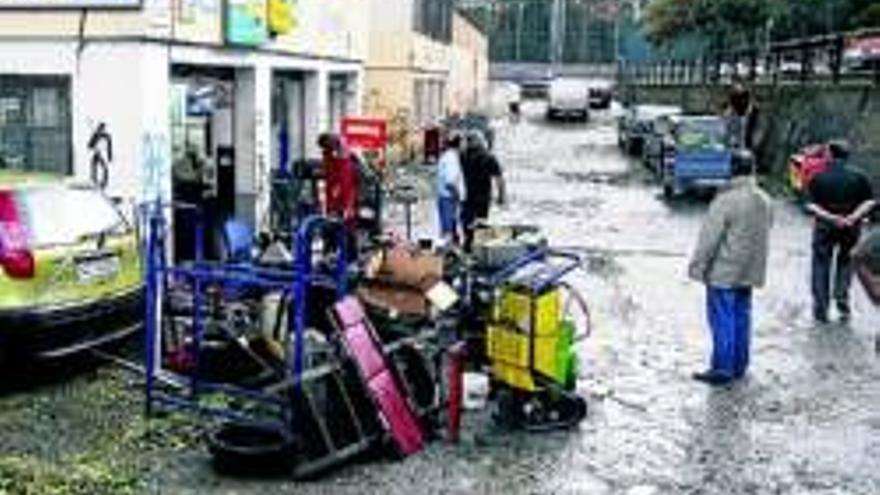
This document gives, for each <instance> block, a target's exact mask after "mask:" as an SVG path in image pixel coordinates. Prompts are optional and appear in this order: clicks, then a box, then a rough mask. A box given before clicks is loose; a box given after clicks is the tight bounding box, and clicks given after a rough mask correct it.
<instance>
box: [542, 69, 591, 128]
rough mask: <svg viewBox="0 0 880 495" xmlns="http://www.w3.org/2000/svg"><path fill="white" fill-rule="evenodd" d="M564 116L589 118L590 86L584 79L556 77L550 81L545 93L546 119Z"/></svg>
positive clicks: (581, 118) (584, 119)
mask: <svg viewBox="0 0 880 495" xmlns="http://www.w3.org/2000/svg"><path fill="white" fill-rule="evenodd" d="M565 117H574V118H577V119H580V120H583V121H586V120H589V118H590V88H589V86H588V85H587V83H586V81H581V80H578V79H565V78H557V79H554V80H553V81H552V82H551V83H550V89H549V91H548V93H547V119H548V120H553V119H557V118H565Z"/></svg>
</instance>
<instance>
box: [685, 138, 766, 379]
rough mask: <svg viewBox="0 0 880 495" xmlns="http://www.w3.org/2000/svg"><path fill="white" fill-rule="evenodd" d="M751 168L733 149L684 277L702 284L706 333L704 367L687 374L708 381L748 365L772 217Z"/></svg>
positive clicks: (748, 158)
mask: <svg viewBox="0 0 880 495" xmlns="http://www.w3.org/2000/svg"><path fill="white" fill-rule="evenodd" d="M754 168H755V167H754V158H753V156H752V154H751V153H750V152H748V151H746V150H739V151H736V152H734V156H733V164H732V169H733V170H732V172H733V179H732V180H731V184H730V186H729V187H728V188H727V189H726V190H725V191H723V192H721V193H719V194H718V196H717V197H716V198H715V199H714V200H713V201H712V204H711V206H710V207H709V213H708V215H707V216H706V219H705V220H704V223H703V226H702V229H701V230H700V236H699V240H698V242H697V246H696V249H695V250H694V254H693V257H692V258H691V262H690V265H689V267H688V274H689V276H690V277H691V278H692V279H693V280H696V281H698V282H701V283H703V284H705V285H706V312H707V316H708V320H709V327H710V329H711V332H712V357H711V362H710V366H709V369H708V371H704V372H699V373H695V374H694V376H693V377H694V379H696V380H699V381H702V382H705V383H708V384H710V385H723V384H726V383H729V382H732V381H734V380H738V379H740V378H742V377H743V376H744V375H745V373H746V370H747V368H748V366H749V352H750V351H749V347H750V341H751V332H752V328H751V326H752V290H753V288H756V287H762V286H763V285H764V282H765V280H766V274H767V253H768V249H769V238H770V226H771V224H772V217H773V213H772V207H771V203H770V199H769V197H768V196H767V194H766V193H765V192H764V191H763V190H762V189H761V188H760V187H759V186H758V184H757V182H756V180H755V178H754V175H753V172H754Z"/></svg>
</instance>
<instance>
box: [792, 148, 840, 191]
mask: <svg viewBox="0 0 880 495" xmlns="http://www.w3.org/2000/svg"><path fill="white" fill-rule="evenodd" d="M831 160H832V159H831V150H829V149H828V145H827V144H811V145H809V146H805V147H803V148H801V149H800V150H798V152H797V153H795V154H793V155H791V157H790V158H789V159H788V183H789V186H790V187H791V189H792V190H793V191H794V192H795V194H797V195H798V196H803V195H804V194H806V192H807V187H808V186H809V185H810V181H812V180H813V177H815V176H816V175H818V174H820V173H822V172H824V171H825V170H827V169H828V167H829V166H830V165H831Z"/></svg>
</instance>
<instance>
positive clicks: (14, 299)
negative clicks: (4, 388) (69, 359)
mask: <svg viewBox="0 0 880 495" xmlns="http://www.w3.org/2000/svg"><path fill="white" fill-rule="evenodd" d="M142 280H143V279H142V272H141V261H140V254H139V244H138V238H137V235H136V231H135V228H134V226H133V225H132V223H131V222H130V221H129V220H128V219H126V217H125V216H124V215H123V214H122V212H121V211H120V209H119V208H118V207H117V206H116V205H115V204H114V203H113V202H112V201H111V200H109V199H108V198H107V197H105V196H104V195H103V194H102V193H101V192H99V191H97V190H95V189H89V188H77V187H74V186H70V185H67V184H65V183H64V182H62V181H61V179H58V178H50V177H42V176H39V177H38V176H33V175H26V174H23V173H18V172H9V171H0V352H3V353H5V354H6V357H9V356H10V355H14V356H17V357H21V356H27V357H37V358H53V357H61V356H65V355H69V354H73V353H76V352H79V351H82V350H85V349H87V348H91V347H94V346H98V345H101V344H105V343H110V342H112V341H115V340H118V339H121V338H123V337H126V336H128V335H130V334H132V333H134V332H136V331H137V330H138V329H139V327H140V324H141V323H142V322H143V312H142V310H141V308H142V303H143V295H142V294H143V292H142V286H143V284H142Z"/></svg>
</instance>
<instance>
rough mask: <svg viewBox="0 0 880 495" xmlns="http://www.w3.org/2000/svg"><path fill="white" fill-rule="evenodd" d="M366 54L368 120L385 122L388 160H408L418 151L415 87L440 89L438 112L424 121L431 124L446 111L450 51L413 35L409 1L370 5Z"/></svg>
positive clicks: (380, 0)
mask: <svg viewBox="0 0 880 495" xmlns="http://www.w3.org/2000/svg"><path fill="white" fill-rule="evenodd" d="M369 1H370V6H371V12H370V15H371V17H370V21H369V22H370V26H369V52H368V57H367V60H366V64H365V65H366V76H365V78H364V83H365V85H364V88H363V91H362V94H363V101H364V110H365V113H366V114H367V115H370V116H375V117H382V118H386V119H388V120H389V128H390V129H389V132H390V134H391V143H390V150H389V151H390V155H391V156H390V158H391V160H392V161H395V160H400V159H407V158H409V157H411V156H413V154H414V153H415V152H416V150H417V149H418V148H419V147H420V141H421V136H422V133H421V131H422V129H421V127H420V126H419V125H418V122H416V119H415V116H416V113H417V112H416V109H415V105H416V99H417V96H416V94H415V87H416V82H417V81H440V82H442V83H443V84H444V85H445V94H444V95H442V96H443V97H442V99H443V100H444V101H443V103H442V105H440V106H441V108H439V109H437V110H436V111H435V112H433V113H434V114H433V115H430V116H428V117H427V118H425V121H426V122H429V123H436V122H437V121H438V120H439V119H441V118H442V117H443V116H444V115H445V110H446V109H447V107H448V106H449V101H450V98H449V91H450V83H449V77H450V72H451V60H452V49H451V47H450V46H449V45H447V44H444V43H441V42H437V41H435V40H432V39H430V38H428V37H426V36H424V35H422V34H419V33H417V32H415V31H413V2H412V0H369Z"/></svg>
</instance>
